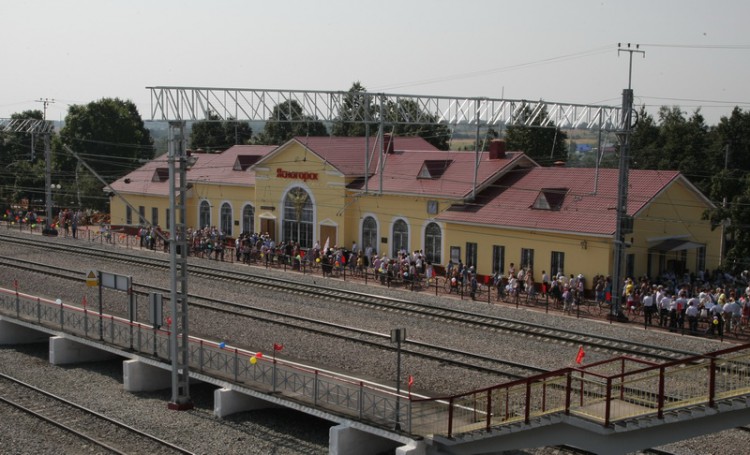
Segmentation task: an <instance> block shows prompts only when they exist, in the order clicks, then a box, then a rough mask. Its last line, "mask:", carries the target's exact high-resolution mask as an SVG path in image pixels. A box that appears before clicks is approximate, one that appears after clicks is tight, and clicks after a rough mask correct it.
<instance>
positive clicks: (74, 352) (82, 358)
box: [49, 337, 117, 365]
mask: <svg viewBox="0 0 750 455" xmlns="http://www.w3.org/2000/svg"><path fill="white" fill-rule="evenodd" d="M115 358H117V356H116V355H115V354H112V353H111V352H107V351H104V350H101V349H96V348H93V347H91V346H88V345H85V344H81V343H77V342H75V341H72V340H69V339H67V338H64V337H51V338H50V339H49V362H50V363H51V364H53V365H67V364H70V363H85V362H100V361H102V360H111V359H115Z"/></svg>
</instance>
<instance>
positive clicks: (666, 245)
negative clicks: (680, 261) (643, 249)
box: [648, 239, 705, 253]
mask: <svg viewBox="0 0 750 455" xmlns="http://www.w3.org/2000/svg"><path fill="white" fill-rule="evenodd" d="M702 246H705V245H703V244H702V243H695V242H691V241H690V240H685V239H666V240H662V241H661V242H659V243H657V244H656V245H652V246H650V247H649V248H648V249H649V250H656V251H661V252H663V253H667V252H670V251H683V250H694V249H697V248H700V247H702Z"/></svg>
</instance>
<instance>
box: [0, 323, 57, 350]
mask: <svg viewBox="0 0 750 455" xmlns="http://www.w3.org/2000/svg"><path fill="white" fill-rule="evenodd" d="M48 338H49V335H47V334H46V333H44V332H37V331H36V330H32V329H30V328H28V327H24V326H22V325H18V324H14V323H12V322H8V321H6V320H3V319H0V345H10V344H31V343H41V342H43V341H47V339H48Z"/></svg>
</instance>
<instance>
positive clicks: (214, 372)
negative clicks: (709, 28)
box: [0, 289, 750, 437]
mask: <svg viewBox="0 0 750 455" xmlns="http://www.w3.org/2000/svg"><path fill="white" fill-rule="evenodd" d="M0 314H3V315H6V316H9V317H12V318H15V319H18V320H22V321H25V322H27V323H32V324H36V325H40V326H44V327H47V328H49V329H53V330H56V331H60V332H65V333H69V334H73V335H76V336H78V337H82V338H86V339H89V340H94V341H96V342H101V343H105V344H108V345H114V346H119V347H121V348H126V349H128V350H131V351H135V352H139V353H141V354H143V355H146V356H149V357H153V358H157V359H160V360H163V361H165V362H170V358H169V355H170V349H169V348H170V345H169V343H170V338H169V335H170V332H169V327H166V328H159V327H153V326H151V325H148V324H142V323H139V322H134V321H129V320H127V319H125V318H121V317H118V316H113V315H108V314H100V313H98V312H96V311H93V312H92V311H90V310H89V309H88V308H87V307H85V306H84V307H79V306H75V305H68V304H65V303H63V302H59V301H52V300H49V299H44V298H40V297H35V296H31V295H26V294H22V293H19V292H18V291H17V290H9V289H0ZM189 342H190V346H189V364H190V368H191V369H192V370H193V371H197V372H200V373H202V374H206V375H210V376H213V377H216V378H221V379H224V380H226V381H229V382H233V383H241V384H242V385H243V386H246V387H250V388H253V389H255V390H258V391H261V392H268V393H274V394H276V395H278V396H284V397H286V398H288V399H290V400H293V401H295V402H298V403H303V404H307V405H310V406H312V407H315V408H319V409H324V410H328V411H331V412H335V413H339V414H344V415H347V416H350V417H351V418H352V419H356V420H360V421H365V422H369V423H371V424H374V425H377V426H381V427H384V428H396V427H398V428H401V429H403V431H405V432H407V433H410V434H415V435H423V436H425V435H432V434H439V435H446V436H448V437H453V436H454V435H457V434H461V433H466V432H473V431H478V430H483V431H488V430H490V429H491V428H492V427H497V426H502V425H507V424H512V423H518V422H520V423H529V422H530V421H531V419H533V418H537V417H541V416H545V415H550V414H560V413H563V414H566V415H575V416H578V417H580V418H583V419H586V420H590V421H593V422H596V423H599V424H601V425H603V426H611V425H612V424H614V423H617V422H619V421H623V420H627V419H633V418H638V417H643V416H653V415H656V416H657V417H658V418H663V416H664V413H665V412H669V411H672V410H675V409H679V408H684V407H689V406H695V405H705V406H715V405H716V401H717V400H724V399H728V398H732V397H739V396H743V395H748V394H750V344H749V345H742V346H736V347H732V348H728V349H724V350H721V351H716V352H711V353H707V354H704V355H700V356H694V357H689V358H685V359H681V360H675V361H671V362H667V363H662V364H657V363H654V362H647V361H643V360H639V359H634V358H630V357H627V356H621V357H616V358H613V359H609V360H604V361H601V362H597V363H593V364H590V365H587V366H585V367H580V368H564V369H561V370H557V371H552V372H548V373H544V374H540V375H536V376H532V377H529V378H524V379H519V380H516V381H513V382H509V383H506V384H501V385H497V386H493V387H489V388H486V389H481V390H476V391H471V392H467V393H463V394H459V395H453V396H447V397H440V398H417V397H414V396H410V395H399V394H396V393H394V392H393V391H392V390H390V389H388V388H387V387H384V386H380V385H378V384H374V383H371V382H366V381H362V380H359V379H356V378H352V377H347V376H345V375H342V374H337V373H332V372H330V371H325V370H320V369H315V368H311V367H306V366H303V365H299V364H294V363H290V362H286V361H283V360H280V359H276V358H275V357H272V358H268V357H266V356H262V354H260V353H258V352H252V351H248V350H244V349H239V348H233V347H230V346H227V345H226V344H225V343H218V342H214V341H210V340H205V339H200V338H194V337H190V338H189ZM398 400H401V403H400V405H397V401H398Z"/></svg>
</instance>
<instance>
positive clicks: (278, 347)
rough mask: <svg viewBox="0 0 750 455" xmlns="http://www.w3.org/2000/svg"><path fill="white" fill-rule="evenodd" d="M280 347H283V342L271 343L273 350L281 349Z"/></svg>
mask: <svg viewBox="0 0 750 455" xmlns="http://www.w3.org/2000/svg"><path fill="white" fill-rule="evenodd" d="M282 349H284V345H283V344H277V343H274V344H273V350H274V351H281V350H282Z"/></svg>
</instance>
